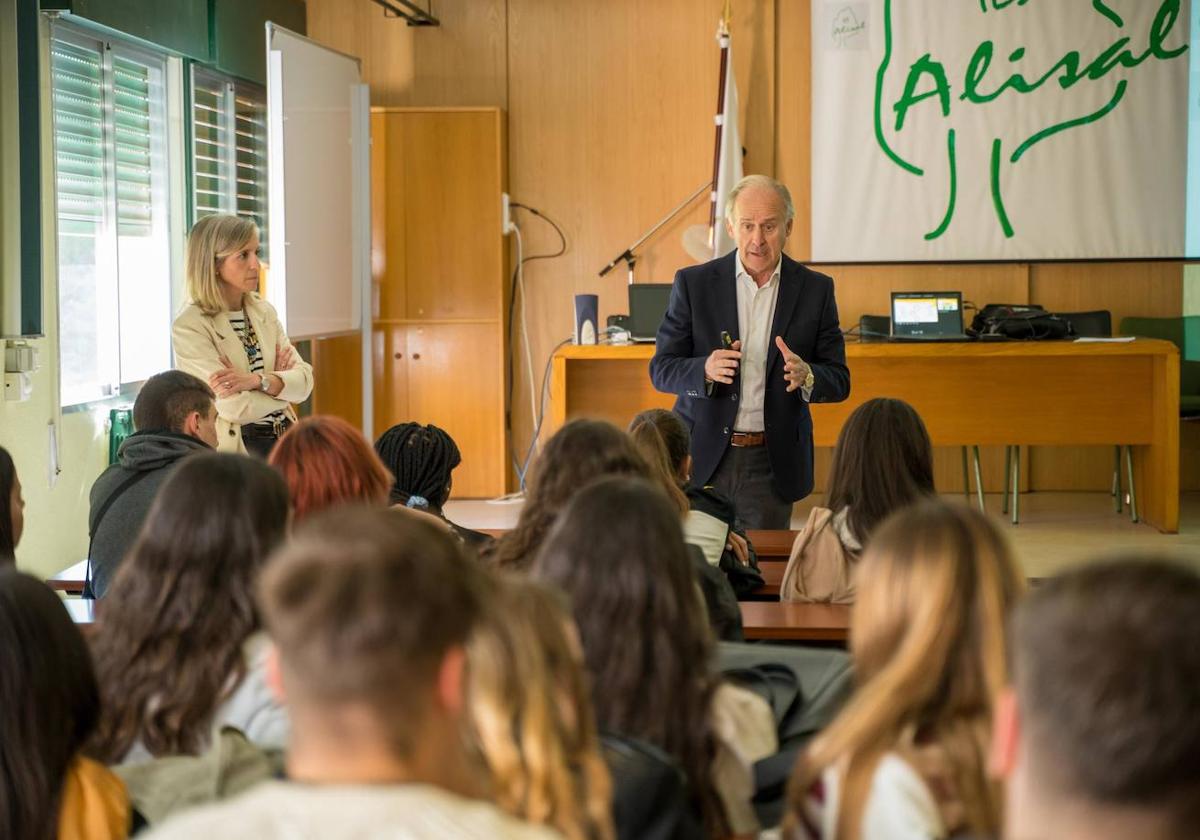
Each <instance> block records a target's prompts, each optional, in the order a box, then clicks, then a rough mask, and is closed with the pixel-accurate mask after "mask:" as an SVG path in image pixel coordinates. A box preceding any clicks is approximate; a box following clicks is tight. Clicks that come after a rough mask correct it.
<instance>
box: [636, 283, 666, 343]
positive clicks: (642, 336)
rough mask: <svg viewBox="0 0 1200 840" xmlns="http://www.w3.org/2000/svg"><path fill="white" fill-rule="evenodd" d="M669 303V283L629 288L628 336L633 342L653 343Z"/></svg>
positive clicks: (646, 284) (647, 284)
mask: <svg viewBox="0 0 1200 840" xmlns="http://www.w3.org/2000/svg"><path fill="white" fill-rule="evenodd" d="M670 301H671V284H670V283H634V284H633V285H632V286H629V334H630V335H631V336H633V340H634V341H654V337H655V336H656V335H657V334H658V328H659V326H661V325H662V320H663V316H664V315H666V314H667V304H668V303H669V302H670Z"/></svg>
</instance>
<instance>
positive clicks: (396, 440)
mask: <svg viewBox="0 0 1200 840" xmlns="http://www.w3.org/2000/svg"><path fill="white" fill-rule="evenodd" d="M375 451H376V452H377V453H378V454H379V457H380V459H381V460H382V461H383V463H384V466H386V467H387V468H388V469H389V470H391V472H392V475H393V476H395V479H396V480H395V483H394V484H392V492H391V503H392V504H393V505H403V506H404V507H408V508H413V509H414V510H422V511H426V512H428V513H432V514H433V515H435V516H438V517H440V518H442V519H443V520H445V521H446V522H447V524H449V525H450V527H451V528H453V529H454V530H455V532H456V533H457V534H458V535H459V536H460V537H462V539H463V541H464V542H465V543H466V544H467V545H469V546H471V547H472V548H476V549H478V548H480V547H481V546H483V545H486V544H487V543H490V542H491V541H492V538H491V537H489V536H488V535H487V534H481V533H480V532H478V531H472V530H471V529H470V528H463V527H461V526H459V525H455V524H454V523H453V522H450V520H448V519H446V515H445V514H444V513H442V506H443V505H445V504H446V500H447V499H448V498H450V483H451V479H450V473H451V472H453V470H454V468H455V467H457V466H458V465H459V464H460V463H462V455H461V454H459V451H458V444H456V443H455V442H454V438H452V437H450V435H448V434H446V432H445V431H443V430H442V429H439V428H438V427H437V426H434V425H433V424H432V423H431V424H429V425H428V426H422V425H421V424H420V423H401V424H399V425H397V426H392V427H391V428H390V429H388V430H387V431H386V432H384V433H383V434H382V435H380V436H379V440H377V441H375Z"/></svg>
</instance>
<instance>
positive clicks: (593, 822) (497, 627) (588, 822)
mask: <svg viewBox="0 0 1200 840" xmlns="http://www.w3.org/2000/svg"><path fill="white" fill-rule="evenodd" d="M582 657H583V654H582V651H581V650H580V648H579V640H578V638H577V636H576V634H575V629H574V624H573V623H572V620H571V614H570V612H568V610H567V608H566V606H565V603H564V602H563V600H562V596H561V595H560V594H558V593H556V592H554V591H552V590H550V589H549V588H548V587H546V586H543V585H540V584H538V583H535V582H533V581H531V580H528V579H525V578H518V577H516V576H515V575H508V574H504V575H501V576H499V577H498V579H497V580H496V581H494V584H493V588H492V591H491V593H490V595H489V598H488V600H487V603H486V605H485V607H484V609H483V611H482V614H481V618H480V622H479V624H478V625H477V626H476V628H475V632H474V633H473V634H472V635H471V639H470V641H469V642H468V644H467V688H466V700H467V703H466V707H467V709H468V710H469V718H470V720H469V729H470V732H471V736H472V740H473V742H474V744H475V746H476V748H477V749H478V751H479V754H480V757H481V759H482V762H483V765H484V767H485V768H486V769H487V771H488V777H489V780H490V783H491V794H492V797H493V798H494V799H495V801H496V803H497V804H498V805H499V806H500V807H501V808H502V809H503V810H505V811H507V812H508V813H510V814H512V815H513V816H515V817H517V818H519V819H522V820H526V821H528V822H531V823H536V824H539V825H546V826H548V827H550V828H553V829H556V830H557V831H559V832H560V833H561V834H562V835H563V837H565V838H566V840H613V837H614V834H613V824H612V813H611V807H612V783H611V781H610V779H609V775H608V770H607V769H606V768H605V766H604V760H603V758H602V757H601V754H600V740H599V736H598V734H597V732H596V720H595V717H594V715H593V713H592V701H591V696H590V687H589V685H588V681H587V678H586V676H585V675H584V671H583V660H582Z"/></svg>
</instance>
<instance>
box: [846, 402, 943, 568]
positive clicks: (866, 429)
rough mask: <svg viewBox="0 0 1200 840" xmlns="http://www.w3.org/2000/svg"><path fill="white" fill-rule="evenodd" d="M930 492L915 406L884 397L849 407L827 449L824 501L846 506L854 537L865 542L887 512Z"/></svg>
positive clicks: (928, 450)
mask: <svg viewBox="0 0 1200 840" xmlns="http://www.w3.org/2000/svg"><path fill="white" fill-rule="evenodd" d="M934 492H935V490H934V484H933V447H932V446H931V444H930V442H929V433H928V432H927V431H926V430H925V424H924V423H923V422H922V421H921V416H920V415H919V414H917V412H916V410H915V409H913V407H912V406H911V405H909V404H908V403H906V402H904V400H897V399H889V398H885V397H877V398H875V399H871V400H867V401H866V402H865V403H863V404H862V405H860V406H859V407H858V408H856V409H854V411H853V412H851V414H850V416H849V417H848V418H846V422H845V423H844V424H843V425H842V430H841V432H840V433H839V434H838V440H837V446H836V447H835V448H834V450H833V461H832V463H831V465H830V470H829V487H828V491H827V493H826V506H827V507H828V508H829V509H830V510H833V511H839V510H841V509H843V508H849V513H848V524H849V526H850V530H851V531H852V532H853V534H854V535H855V537H857V538H858V540H859V541H860V542H861V543H862V544H864V545H865V544H866V543H867V541H868V540H869V539H870V537H871V534H872V532H873V531H874V530H875V528H876V526H878V525H879V523H880V522H882V521H883V520H884V519H886V518H887V517H888V516H889V515H891V514H892V513H894V512H895V511H897V510H900V509H901V508H903V507H905V506H907V505H910V504H912V503H914V502H917V501H920V500H921V499H923V498H926V497H929V496H932V495H934Z"/></svg>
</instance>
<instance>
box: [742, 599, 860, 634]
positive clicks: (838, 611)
mask: <svg viewBox="0 0 1200 840" xmlns="http://www.w3.org/2000/svg"><path fill="white" fill-rule="evenodd" d="M739 606H740V607H741V608H742V632H743V633H745V635H746V638H747V639H774V640H777V641H779V640H784V641H790V642H842V643H845V641H846V639H847V638H848V636H849V632H850V607H849V606H845V605H835V604H794V603H790V602H789V603H783V602H780V601H742V602H741V603H740V604H739Z"/></svg>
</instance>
